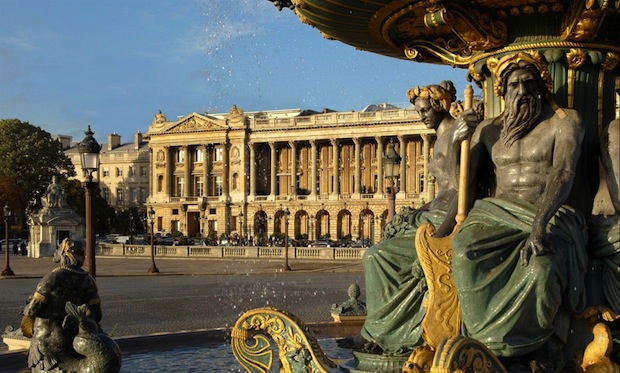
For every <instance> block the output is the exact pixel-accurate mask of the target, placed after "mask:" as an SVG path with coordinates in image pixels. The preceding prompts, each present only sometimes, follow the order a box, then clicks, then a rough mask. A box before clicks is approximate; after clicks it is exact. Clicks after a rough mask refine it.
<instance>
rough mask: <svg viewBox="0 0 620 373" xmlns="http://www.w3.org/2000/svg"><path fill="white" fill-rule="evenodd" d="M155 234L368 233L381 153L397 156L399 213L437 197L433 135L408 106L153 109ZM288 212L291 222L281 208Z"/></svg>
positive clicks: (383, 209) (381, 191)
mask: <svg viewBox="0 0 620 373" xmlns="http://www.w3.org/2000/svg"><path fill="white" fill-rule="evenodd" d="M145 138H148V142H149V150H150V173H149V174H150V178H151V180H150V191H149V198H148V202H147V204H148V206H147V209H148V208H150V206H152V207H153V209H154V210H155V213H156V218H155V230H156V231H159V232H161V233H164V234H165V233H170V232H174V231H179V232H181V233H183V234H186V235H187V236H189V237H195V236H203V237H204V236H207V235H212V236H218V237H219V236H221V235H222V234H226V235H231V234H239V235H241V236H243V237H246V238H250V237H253V238H254V239H258V238H260V237H264V238H267V237H270V236H271V235H272V234H274V233H275V234H282V233H284V229H285V227H286V226H287V221H288V234H289V237H291V238H308V239H311V240H314V239H317V238H320V237H329V238H331V239H339V238H352V239H357V238H366V239H370V240H371V242H377V241H378V240H379V239H380V237H381V230H382V229H381V228H382V226H383V225H384V224H385V219H386V216H387V206H388V200H387V198H388V196H387V193H386V186H387V185H388V184H387V182H386V179H385V177H384V176H385V175H384V168H383V167H384V166H383V158H384V155H385V152H386V150H387V146H388V144H389V143H390V142H393V143H394V144H395V149H396V151H397V152H398V153H399V154H400V156H401V158H402V161H401V163H400V182H399V191H398V193H397V195H396V210H397V211H398V210H399V209H400V207H403V206H409V207H417V206H419V205H420V204H421V203H424V202H425V201H428V200H430V199H432V198H433V197H434V193H435V191H434V184H433V182H432V176H431V175H429V173H428V167H427V166H428V160H429V158H430V157H431V156H432V153H433V144H434V139H435V138H434V131H433V130H429V129H427V128H426V126H424V124H423V123H422V122H421V121H420V117H419V114H418V113H417V112H416V111H415V110H413V109H398V108H396V109H394V108H390V109H388V110H375V111H361V112H353V111H349V112H330V111H328V110H326V111H325V112H323V113H316V112H310V113H309V112H303V111H301V110H298V109H294V110H273V111H261V112H247V113H246V112H244V111H243V110H242V109H241V108H237V107H236V106H234V105H233V107H232V108H231V110H230V112H229V113H223V114H201V113H191V114H189V115H187V116H184V117H180V118H178V119H177V120H173V121H169V120H168V119H167V118H166V116H165V115H164V114H163V113H161V112H159V113H158V114H157V115H156V116H155V119H154V120H153V122H152V123H151V125H150V127H149V129H148V132H147V133H146V134H145ZM286 211H288V212H289V214H288V219H286V214H285V212H286Z"/></svg>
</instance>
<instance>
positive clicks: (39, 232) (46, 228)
mask: <svg viewBox="0 0 620 373" xmlns="http://www.w3.org/2000/svg"><path fill="white" fill-rule="evenodd" d="M41 202H42V203H43V209H41V211H40V212H39V213H38V214H37V215H32V216H31V217H30V218H29V219H28V226H29V228H30V243H29V248H28V256H30V257H33V258H41V257H45V256H53V255H54V252H55V251H56V249H57V248H58V246H59V245H60V242H62V240H63V239H65V238H67V237H69V238H71V240H73V241H82V240H84V228H85V227H84V218H82V217H81V216H80V215H78V214H77V213H76V212H75V211H73V209H71V208H70V207H69V205H68V204H67V202H66V196H65V192H64V190H63V189H62V186H61V185H60V184H59V183H58V178H57V177H54V179H53V180H52V183H51V184H50V185H49V186H48V188H47V192H46V194H45V196H44V197H43V198H42V199H41Z"/></svg>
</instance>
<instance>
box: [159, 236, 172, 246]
mask: <svg viewBox="0 0 620 373" xmlns="http://www.w3.org/2000/svg"><path fill="white" fill-rule="evenodd" d="M155 243H156V244H157V245H161V246H174V238H173V237H158V238H156V239H155Z"/></svg>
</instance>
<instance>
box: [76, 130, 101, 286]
mask: <svg viewBox="0 0 620 373" xmlns="http://www.w3.org/2000/svg"><path fill="white" fill-rule="evenodd" d="M84 134H86V137H84V140H82V142H80V143H79V144H78V146H77V150H78V152H79V153H80V163H81V165H82V170H83V171H84V173H86V174H87V175H88V181H85V182H84V189H85V191H86V208H85V210H86V212H85V215H86V270H87V271H88V272H89V273H90V274H91V276H93V278H96V277H97V267H96V265H95V232H94V231H93V211H92V193H93V190H95V187H96V186H97V183H96V182H94V181H93V173H94V172H97V170H98V169H99V152H100V151H101V145H99V143H98V142H97V140H95V138H94V137H93V135H94V132H93V131H91V130H90V126H88V129H87V130H86V131H84Z"/></svg>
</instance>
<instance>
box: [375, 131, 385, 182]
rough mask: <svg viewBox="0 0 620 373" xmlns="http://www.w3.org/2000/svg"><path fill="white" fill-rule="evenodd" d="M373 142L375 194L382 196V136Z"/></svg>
mask: <svg viewBox="0 0 620 373" xmlns="http://www.w3.org/2000/svg"><path fill="white" fill-rule="evenodd" d="M375 140H377V191H376V192H375V194H383V183H384V180H383V136H377V137H375Z"/></svg>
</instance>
